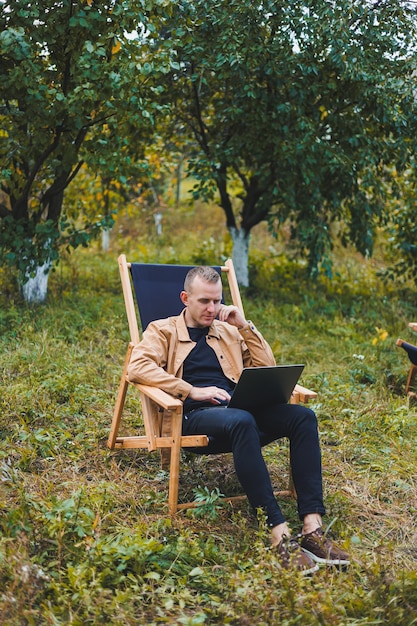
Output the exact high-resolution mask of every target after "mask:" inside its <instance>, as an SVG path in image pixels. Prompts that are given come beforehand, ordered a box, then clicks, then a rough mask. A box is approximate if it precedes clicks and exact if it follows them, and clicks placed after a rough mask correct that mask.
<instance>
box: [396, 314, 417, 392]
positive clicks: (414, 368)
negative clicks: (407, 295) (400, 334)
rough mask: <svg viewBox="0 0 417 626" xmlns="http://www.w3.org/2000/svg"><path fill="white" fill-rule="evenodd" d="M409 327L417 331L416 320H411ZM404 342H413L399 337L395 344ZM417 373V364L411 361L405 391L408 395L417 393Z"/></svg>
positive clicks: (399, 345)
mask: <svg viewBox="0 0 417 626" xmlns="http://www.w3.org/2000/svg"><path fill="white" fill-rule="evenodd" d="M408 325H409V327H410V328H411V329H412V330H414V331H417V324H416V323H415V322H410V323H409V324H408ZM403 343H411V342H408V341H407V342H405V341H404V340H403V339H397V341H396V342H395V345H396V346H398V347H400V348H401V346H402V345H403ZM416 375H417V365H414V363H410V369H409V370H408V375H407V382H406V383H405V393H406V394H408V395H412V396H414V395H415V393H416V392H415V391H413V389H414V383H415V380H416Z"/></svg>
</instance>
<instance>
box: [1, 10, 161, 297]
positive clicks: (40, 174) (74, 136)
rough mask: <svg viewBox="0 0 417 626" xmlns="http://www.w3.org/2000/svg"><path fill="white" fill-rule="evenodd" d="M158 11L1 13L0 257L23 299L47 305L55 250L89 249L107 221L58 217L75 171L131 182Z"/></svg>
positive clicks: (150, 95) (147, 127)
mask: <svg viewBox="0 0 417 626" xmlns="http://www.w3.org/2000/svg"><path fill="white" fill-rule="evenodd" d="M164 4H167V5H168V4H169V3H165V2H164V1H163V0H155V2H152V1H146V0H125V1H124V0H122V1H117V0H110V1H106V0H81V1H77V0H43V2H42V3H37V2H31V1H27V0H3V2H2V3H1V5H0V54H1V68H2V69H1V74H0V159H1V175H0V181H1V190H2V191H3V198H4V201H3V202H2V203H1V204H0V251H1V252H2V253H3V258H4V259H5V261H6V262H7V263H8V264H9V265H10V266H12V267H14V268H16V269H17V270H18V272H19V281H20V285H21V286H22V289H23V293H24V296H25V298H26V300H27V301H32V302H33V301H35V302H36V301H43V300H44V299H45V297H46V290H47V279H48V274H49V270H50V268H51V264H52V262H53V261H54V260H55V259H57V258H58V257H59V249H60V247H61V246H62V245H64V244H65V245H66V246H73V247H75V246H77V245H80V244H82V245H87V243H88V241H89V240H90V239H91V237H93V236H94V235H95V234H97V233H98V232H99V231H100V229H101V228H103V227H106V226H107V225H108V223H109V219H108V218H106V216H103V217H102V218H101V219H97V218H96V216H95V215H93V216H90V217H89V216H88V215H85V214H75V215H74V214H73V215H72V216H71V217H72V219H68V215H66V212H65V204H64V192H65V190H66V188H67V187H68V185H70V183H71V181H73V180H74V178H75V177H76V175H77V172H78V171H79V170H80V168H81V167H82V165H83V163H84V162H85V163H86V164H87V165H89V166H90V169H92V171H94V172H96V173H100V174H102V175H103V176H104V178H107V179H108V178H110V179H115V180H118V179H120V178H122V177H123V176H126V171H127V172H128V173H129V175H132V171H133V170H134V166H135V163H136V162H137V160H138V158H139V157H140V156H141V150H142V149H143V147H144V145H145V141H147V140H148V139H149V136H150V133H151V131H152V121H153V120H152V116H153V113H154V109H155V108H157V102H156V99H155V90H157V84H156V83H155V80H157V77H158V68H156V67H155V65H152V64H151V63H150V62H148V60H147V58H146V47H147V43H146V42H147V35H148V33H149V30H147V29H151V28H152V24H151V23H150V21H149V20H150V17H151V16H154V15H156V14H157V11H159V10H161V11H163V10H164ZM162 71H164V69H163V68H162ZM80 222H81V226H80V225H79V223H80ZM76 224H77V225H76Z"/></svg>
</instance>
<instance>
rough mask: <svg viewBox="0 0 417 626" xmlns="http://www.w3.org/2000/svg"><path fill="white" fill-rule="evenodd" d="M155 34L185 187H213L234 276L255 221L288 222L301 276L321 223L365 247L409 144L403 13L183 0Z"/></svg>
mask: <svg viewBox="0 0 417 626" xmlns="http://www.w3.org/2000/svg"><path fill="white" fill-rule="evenodd" d="M178 9H179V10H178V12H177V13H176V15H175V16H174V17H173V18H172V19H171V21H170V22H169V24H168V26H166V29H165V31H164V41H163V45H164V46H166V45H167V41H169V43H170V45H171V46H172V48H173V49H174V50H175V52H176V55H177V59H176V60H177V63H178V65H176V66H172V67H173V69H172V71H171V73H170V74H169V81H170V82H169V88H168V91H167V92H169V94H170V98H171V99H172V103H173V110H174V112H175V124H176V129H177V133H180V132H181V133H182V134H183V136H184V139H185V138H189V137H190V136H192V137H193V139H194V151H193V153H192V154H191V159H190V161H189V171H190V173H191V174H192V175H193V176H194V177H195V178H197V180H198V184H197V186H196V188H195V193H196V194H198V195H202V196H203V197H205V198H209V197H211V198H213V197H214V196H215V195H216V194H217V197H218V202H219V204H220V205H221V207H222V208H223V210H224V213H225V217H226V225H227V228H228V230H229V232H230V234H231V237H232V240H233V257H234V261H235V265H236V269H237V275H238V279H239V282H240V283H241V284H242V285H247V284H248V281H249V278H248V246H249V240H250V233H251V230H252V228H253V227H254V226H256V225H257V224H259V223H260V222H261V221H263V220H269V222H270V224H271V226H272V227H273V226H274V224H275V226H276V225H278V226H279V225H280V224H282V223H283V222H284V221H286V220H289V221H290V223H291V228H292V235H293V238H294V239H295V240H296V241H297V242H298V246H299V249H300V250H301V252H302V253H303V254H305V255H306V256H307V257H308V260H309V266H310V269H311V270H312V271H314V270H317V268H318V266H319V265H320V263H321V264H325V263H326V262H327V261H328V260H329V254H330V250H331V246H332V239H331V234H330V226H331V224H332V223H333V222H335V221H338V222H340V223H341V224H342V229H341V238H342V240H343V242H348V241H349V242H353V243H354V244H355V245H356V246H357V248H358V249H359V250H360V251H361V252H363V253H367V254H370V253H371V252H372V245H373V238H374V231H375V227H376V225H377V224H378V223H381V222H382V221H383V220H384V218H385V198H386V195H387V193H389V192H390V188H391V183H390V171H393V170H397V174H398V171H399V172H401V170H402V169H403V168H404V167H405V166H406V164H407V163H408V161H409V158H410V155H411V154H412V152H413V141H414V140H413V137H415V119H416V105H415V101H414V98H413V86H414V85H415V81H414V78H413V71H414V70H415V56H414V53H415V47H414V46H415V40H416V27H415V13H414V12H413V9H412V8H410V6H409V4H407V3H405V2H404V3H403V2H400V1H398V0H379V1H375V2H363V0H353V1H352V0H349V1H347V0H346V1H339V2H336V1H333V0H332V1H330V0H302V1H297V0H296V1H295V2H284V1H283V0H260V1H259V2H251V1H250V0H218V1H216V2H207V1H206V0H204V1H202V0H190V1H187V0H182V1H181V2H179V5H178Z"/></svg>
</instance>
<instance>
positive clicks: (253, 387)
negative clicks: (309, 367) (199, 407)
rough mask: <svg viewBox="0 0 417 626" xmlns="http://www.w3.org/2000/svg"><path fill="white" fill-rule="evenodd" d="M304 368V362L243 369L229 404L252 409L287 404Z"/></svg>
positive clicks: (248, 409)
mask: <svg viewBox="0 0 417 626" xmlns="http://www.w3.org/2000/svg"><path fill="white" fill-rule="evenodd" d="M303 369H304V365H302V364H296V365H275V366H264V367H247V368H245V369H244V370H243V371H242V375H241V377H240V378H239V381H238V383H237V385H236V388H235V390H234V392H233V396H232V398H231V400H230V402H229V404H228V406H229V407H233V408H236V409H245V410H247V411H252V410H254V409H259V408H262V407H264V406H272V405H274V404H286V403H287V402H288V401H289V399H290V397H291V394H292V392H293V390H294V387H295V385H296V384H297V382H298V379H299V378H300V376H301V373H302V371H303Z"/></svg>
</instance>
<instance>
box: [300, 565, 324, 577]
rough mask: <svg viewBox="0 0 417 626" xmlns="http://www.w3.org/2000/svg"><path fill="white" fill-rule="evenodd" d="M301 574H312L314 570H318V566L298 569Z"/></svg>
mask: <svg viewBox="0 0 417 626" xmlns="http://www.w3.org/2000/svg"><path fill="white" fill-rule="evenodd" d="M298 571H299V572H300V574H301V576H310V574H314V572H318V571H319V566H318V565H315V566H314V567H310V568H309V569H302V570H298Z"/></svg>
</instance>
